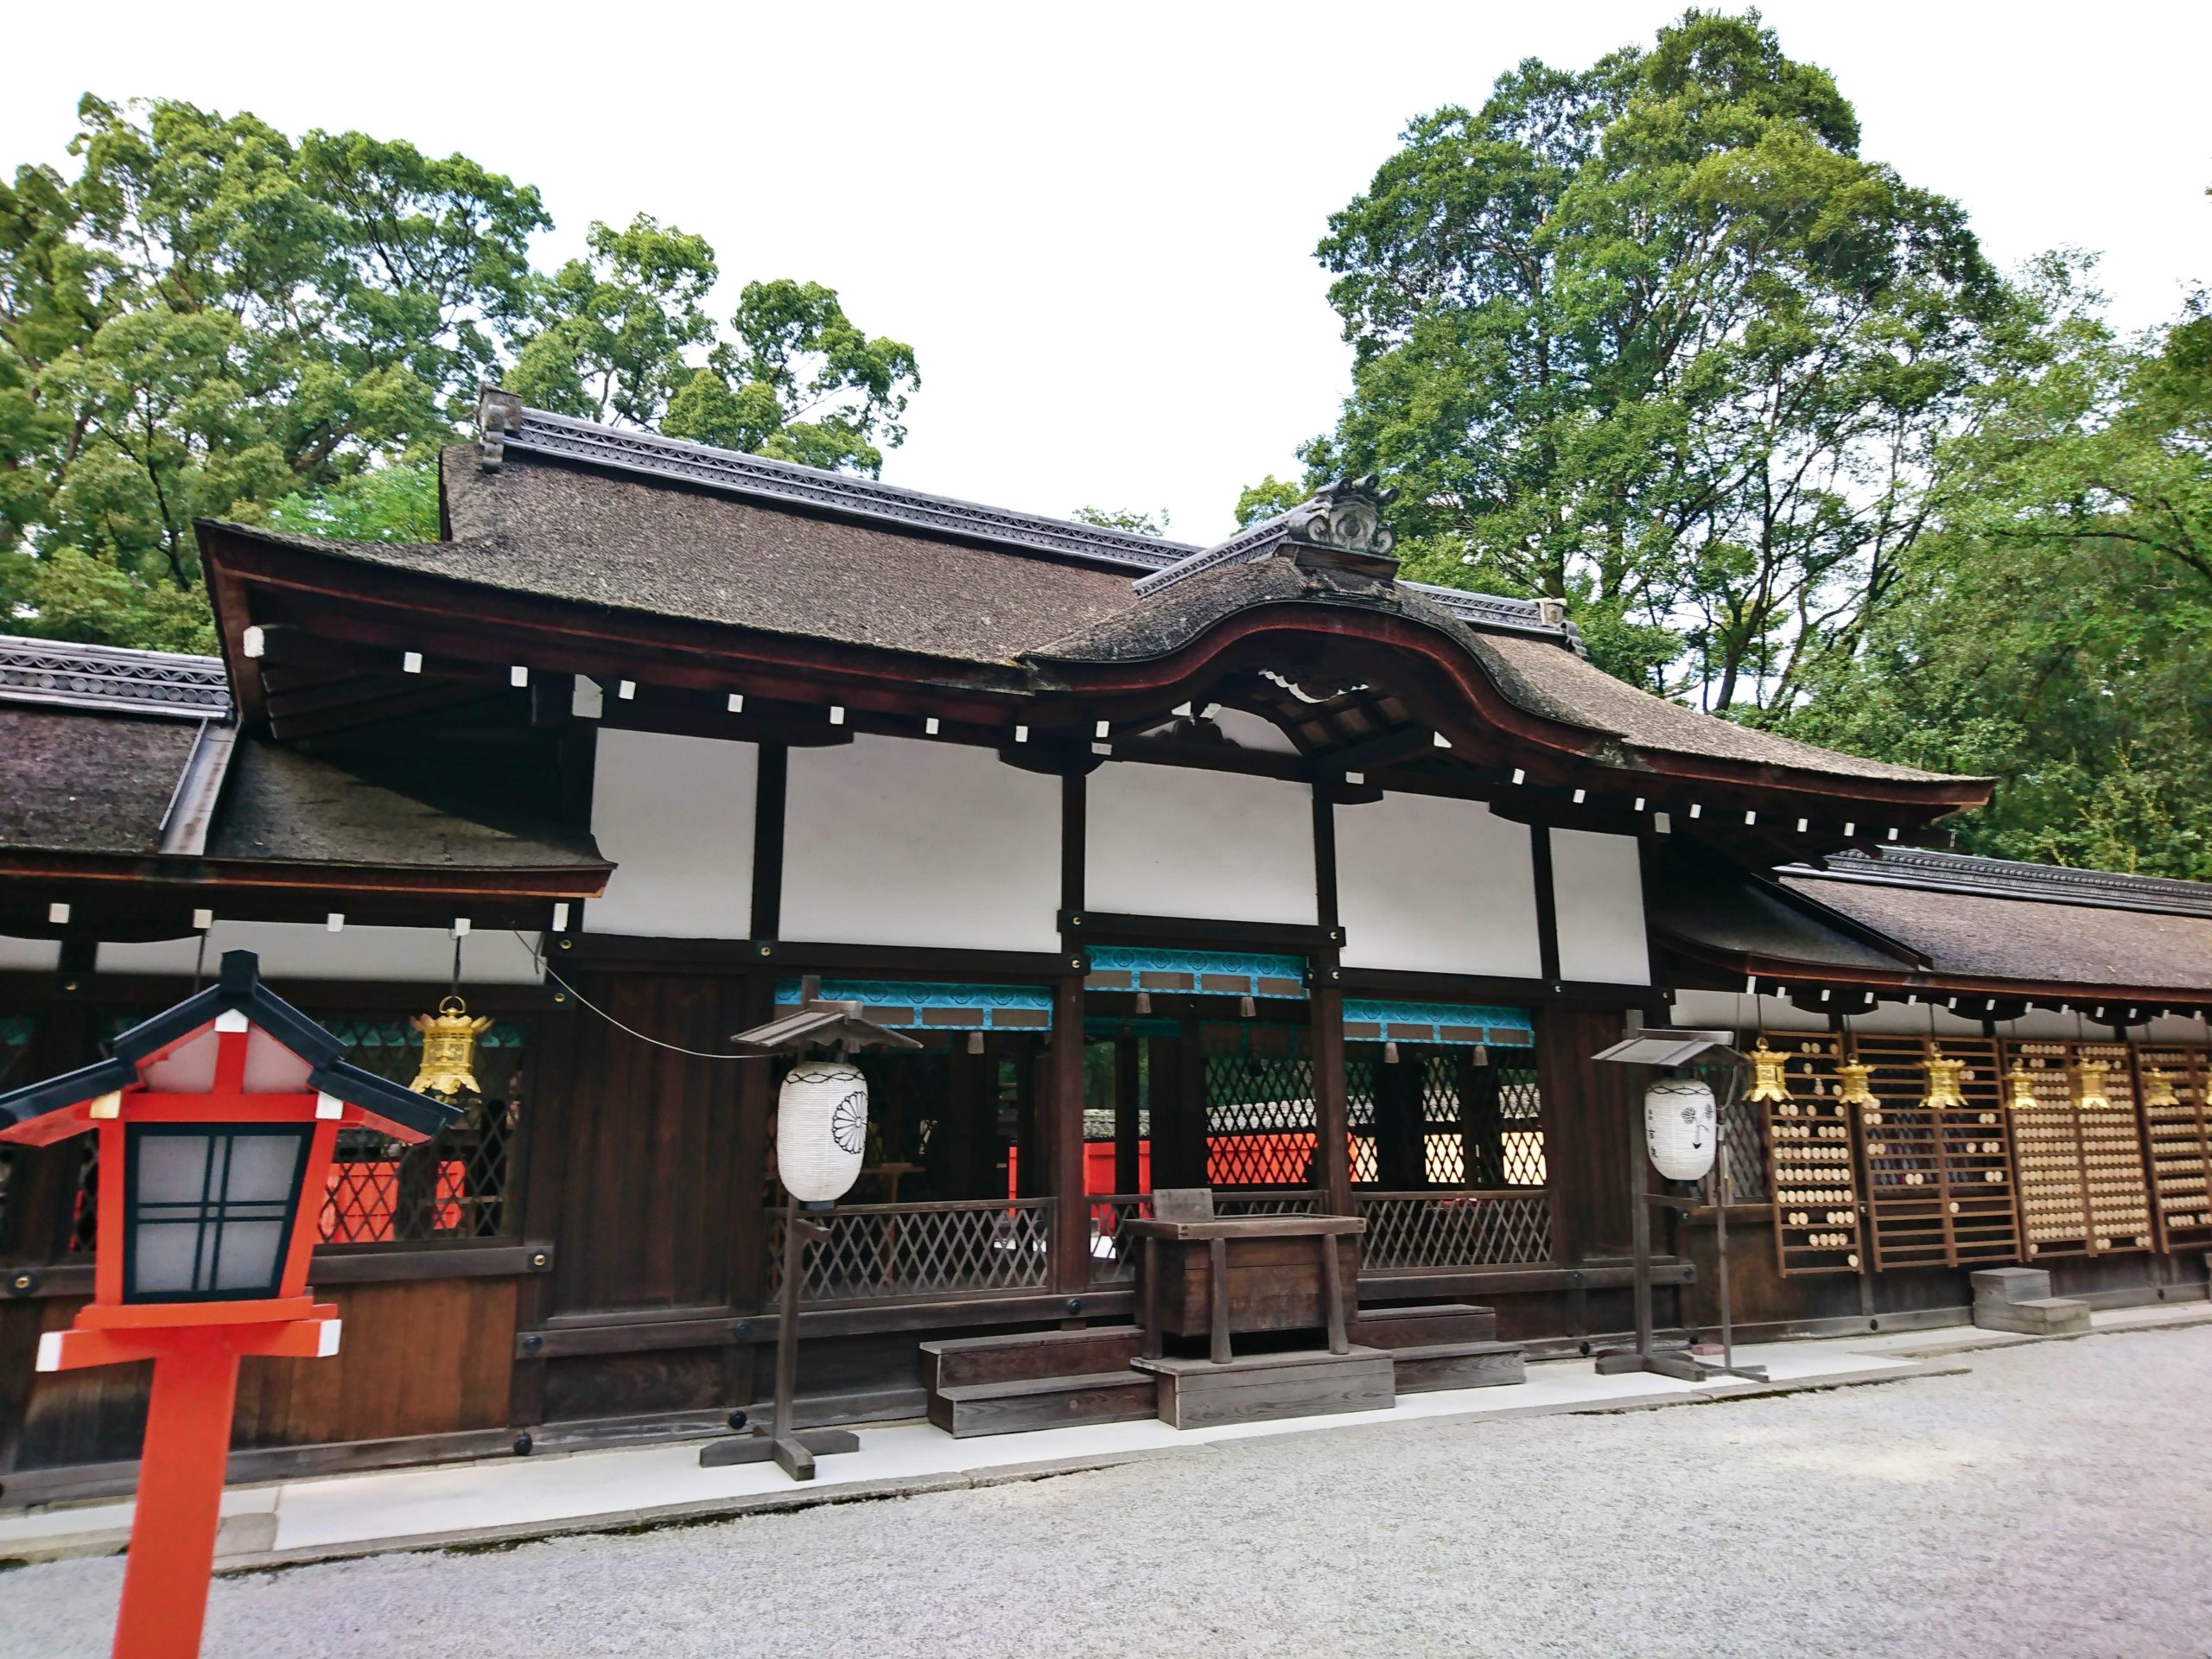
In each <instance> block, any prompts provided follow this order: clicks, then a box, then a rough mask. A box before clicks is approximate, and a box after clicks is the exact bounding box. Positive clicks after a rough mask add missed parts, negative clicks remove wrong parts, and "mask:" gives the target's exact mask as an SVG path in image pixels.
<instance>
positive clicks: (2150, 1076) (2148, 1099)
mask: <svg viewBox="0 0 2212 1659" xmlns="http://www.w3.org/2000/svg"><path fill="white" fill-rule="evenodd" d="M2143 1104H2144V1106H2145V1108H2146V1109H2151V1110H2156V1109H2158V1108H2159V1107H2162V1106H2178V1105H2180V1104H2181V1100H2180V1097H2179V1096H2177V1095H2176V1094H2175V1093H2174V1080H2173V1079H2172V1078H2171V1077H2168V1076H2167V1075H2166V1074H2165V1073H2164V1071H2160V1070H2159V1069H2158V1067H2157V1066H2155V1065H2146V1066H2145V1067H2144V1068H2143Z"/></svg>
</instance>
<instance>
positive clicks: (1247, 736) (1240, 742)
mask: <svg viewBox="0 0 2212 1659" xmlns="http://www.w3.org/2000/svg"><path fill="white" fill-rule="evenodd" d="M1208 718H1209V719H1211V721H1213V723H1214V724H1215V725H1217V726H1218V727H1220V728H1221V734H1222V735H1223V736H1224V737H1225V738H1227V739H1228V740H1229V741H1230V742H1232V743H1234V744H1235V745H1236V747H1238V748H1240V749H1252V750H1255V751H1257V752H1259V753H1264V754H1296V753H1298V745H1297V744H1295V743H1294V742H1293V741H1291V737H1290V734H1289V733H1288V732H1286V731H1285V730H1283V728H1281V727H1280V726H1278V725H1276V724H1275V723H1274V721H1272V720H1269V719H1268V718H1267V717H1266V716H1265V715H1255V714H1253V713H1251V712H1250V711H1249V710H1248V709H1215V710H1214V711H1213V713H1212V714H1211V715H1209V716H1208Z"/></svg>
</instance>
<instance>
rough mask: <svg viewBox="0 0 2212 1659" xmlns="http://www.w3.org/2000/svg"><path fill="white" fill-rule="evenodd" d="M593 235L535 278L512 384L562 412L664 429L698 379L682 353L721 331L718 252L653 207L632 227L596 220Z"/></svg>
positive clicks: (529, 399)
mask: <svg viewBox="0 0 2212 1659" xmlns="http://www.w3.org/2000/svg"><path fill="white" fill-rule="evenodd" d="M587 241H588V245H589V247H590V251H589V252H588V254H586V255H585V256H584V257H582V258H580V259H571V260H569V262H568V263H567V264H564V265H563V266H562V267H561V268H560V270H556V271H555V272H554V273H553V274H552V275H551V276H550V277H540V278H538V279H537V281H536V282H535V283H533V284H532V285H531V288H532V292H531V316H532V322H531V333H530V334H529V335H528V337H527V338H526V339H525V340H524V341H523V343H522V346H521V348H520V350H519V351H518V353H516V356H515V364H514V367H513V368H512V369H511V370H510V371H508V372H507V375H506V378H505V382H504V384H505V385H506V387H507V389H508V390H509V391H514V392H517V393H518V394H520V396H521V397H522V400H523V401H524V403H526V404H532V405H534V406H536V407H537V408H539V409H550V410H553V411H554V412H555V413H556V414H559V415H574V416H577V417H579V418H580V419H582V420H588V421H607V420H614V421H621V422H625V423H628V424H629V425H632V426H639V427H647V428H653V427H658V426H659V425H660V423H661V419H662V417H663V416H664V415H666V414H667V413H668V407H669V401H670V399H671V398H672V397H675V396H676V394H677V391H679V390H680V389H681V388H682V387H683V384H684V383H685V382H686V381H687V380H689V379H690V378H691V372H692V371H691V368H690V365H688V364H687V363H686V361H685V359H684V353H686V352H692V351H701V350H704V349H705V347H706V346H708V345H709V344H710V343H711V342H712V341H713V340H714V337H715V325H714V321H713V319H712V318H710V317H709V316H708V315H707V312H706V307H705V301H706V297H707V295H708V293H709V291H710V290H711V289H713V288H714V285H715V278H716V277H717V276H718V275H719V274H720V273H719V271H718V270H717V268H716V266H715V251H714V249H713V248H711V247H709V245H707V241H706V238H704V237H699V236H693V235H690V234H689V233H688V232H683V231H679V230H677V228H676V227H675V226H663V225H662V224H661V223H660V222H659V221H658V219H654V218H653V217H652V215H651V214H648V213H639V215H638V216H637V217H636V218H635V219H632V220H631V221H630V224H629V227H628V228H627V229H626V230H620V231H618V230H615V229H613V228H612V227H611V226H607V225H604V224H601V223H600V222H598V221H596V220H594V222H593V224H592V227H591V231H590V232H589V234H588V238H587Z"/></svg>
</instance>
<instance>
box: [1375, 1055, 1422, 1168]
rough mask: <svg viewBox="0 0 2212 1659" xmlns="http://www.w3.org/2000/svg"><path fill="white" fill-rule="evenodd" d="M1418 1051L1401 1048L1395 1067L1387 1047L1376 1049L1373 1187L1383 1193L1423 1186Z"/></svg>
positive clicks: (1420, 1063) (1420, 1064) (1420, 1062)
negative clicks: (1379, 1188) (1381, 1190)
mask: <svg viewBox="0 0 2212 1659" xmlns="http://www.w3.org/2000/svg"><path fill="white" fill-rule="evenodd" d="M1422 1065H1423V1061H1422V1059H1421V1053H1420V1051H1419V1050H1414V1051H1411V1052H1408V1051H1407V1050H1403V1049H1401V1050H1400V1051H1399V1053H1398V1059H1397V1063H1396V1064H1395V1065H1392V1064H1391V1063H1390V1059H1389V1049H1388V1048H1383V1049H1380V1050H1378V1052H1377V1053H1376V1064H1375V1067H1374V1071H1373V1076H1374V1078H1375V1184H1376V1185H1377V1186H1379V1187H1381V1188H1382V1189H1383V1191H1385V1192H1406V1191H1408V1190H1409V1189H1411V1188H1414V1187H1417V1186H1421V1185H1426V1184H1427V1179H1428V1170H1427V1159H1426V1158H1425V1157H1423V1156H1422V1154H1423V1153H1424V1152H1425V1151H1426V1150H1427V1148H1426V1147H1425V1145H1424V1142H1423V1136H1422V1134H1421V1131H1422V1128H1424V1125H1423V1124H1422V1122H1421V1110H1422V1105H1421V1066H1422Z"/></svg>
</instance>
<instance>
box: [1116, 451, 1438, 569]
mask: <svg viewBox="0 0 2212 1659" xmlns="http://www.w3.org/2000/svg"><path fill="white" fill-rule="evenodd" d="M1396 499H1398V492H1397V490H1396V488H1395V486H1386V485H1383V483H1382V482H1381V480H1379V479H1377V478H1376V475H1375V474H1373V473H1363V474H1361V475H1360V476H1358V477H1357V478H1340V479H1338V480H1336V482H1334V483H1332V484H1326V485H1324V486H1322V487H1321V488H1320V489H1319V490H1317V491H1315V492H1314V493H1313V495H1311V496H1309V497H1308V498H1307V499H1305V500H1304V501H1301V502H1300V503H1299V504H1298V505H1296V506H1294V507H1293V508H1292V509H1291V510H1290V511H1289V512H1284V513H1278V514H1277V515H1276V516H1275V517H1274V518H1267V519H1262V521H1261V522H1260V523H1258V524H1254V525H1252V526H1251V527H1250V528H1249V529H1246V530H1243V531H1239V532H1237V534H1236V535H1234V536H1232V537H1230V538H1229V539H1228V540H1227V541H1225V542H1221V543H1217V544H1216V545H1214V546H1212V547H1210V548H1207V549H1206V550H1205V551H1203V552H1199V553H1194V554H1192V556H1190V557H1189V558H1186V559H1182V560H1179V561H1178V562H1177V563H1174V564H1171V565H1169V566H1168V567H1167V568H1166V569H1164V570H1160V571H1157V572H1155V573H1154V574H1153V575H1148V576H1145V577H1141V578H1140V579H1139V581H1138V582H1137V583H1136V594H1137V597H1138V598H1139V599H1148V598H1150V597H1151V596H1152V595H1153V594H1156V593H1159V592H1160V591H1161V590H1163V589H1165V588H1172V587H1173V586H1174V585H1175V584H1176V583H1177V582H1182V581H1185V580H1186V579H1188V578H1189V577H1192V576H1196V575H1204V574H1205V572H1207V571H1209V570H1217V569H1222V568H1223V567H1224V566H1226V565H1231V564H1256V563H1259V562H1260V561H1261V560H1262V559H1270V558H1287V559H1288V560H1289V561H1290V562H1291V563H1294V564H1295V565H1296V566H1297V567H1298V568H1299V569H1300V570H1302V571H1304V572H1306V575H1307V577H1308V579H1309V586H1311V587H1313V588H1331V589H1333V590H1335V591H1338V592H1341V593H1351V594H1362V595H1363V596H1366V597H1370V598H1381V597H1383V596H1385V594H1387V591H1388V590H1389V588H1392V587H1393V586H1395V583H1396V581H1397V575H1398V561H1397V559H1396V558H1395V556H1394V555H1393V553H1392V550H1393V549H1394V548H1395V547H1396V546H1397V544H1398V537H1397V533H1396V532H1395V531H1393V530H1391V528H1390V527H1389V525H1388V524H1384V523H1383V509H1384V508H1385V507H1387V506H1389V505H1390V504H1391V503H1392V502H1393V501H1395V500H1396Z"/></svg>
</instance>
